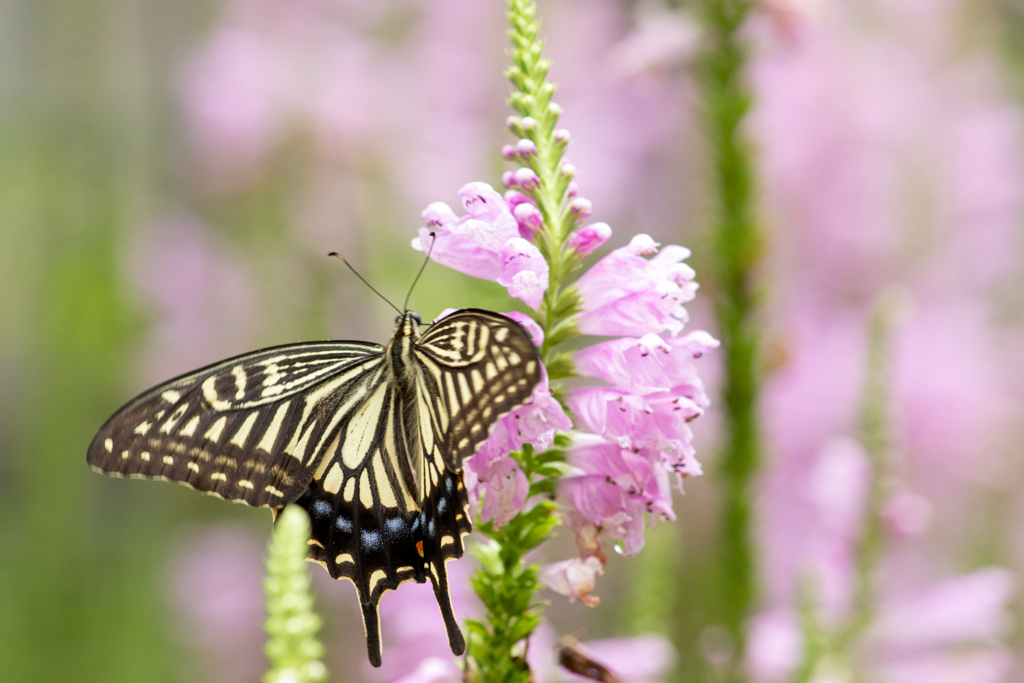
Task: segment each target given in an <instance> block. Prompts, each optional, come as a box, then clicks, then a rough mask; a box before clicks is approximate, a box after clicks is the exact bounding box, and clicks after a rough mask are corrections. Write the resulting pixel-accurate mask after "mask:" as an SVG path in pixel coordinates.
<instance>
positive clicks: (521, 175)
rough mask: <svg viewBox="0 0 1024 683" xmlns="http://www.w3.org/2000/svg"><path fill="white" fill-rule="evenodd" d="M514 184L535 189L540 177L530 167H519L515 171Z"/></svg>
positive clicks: (526, 188)
mask: <svg viewBox="0 0 1024 683" xmlns="http://www.w3.org/2000/svg"><path fill="white" fill-rule="evenodd" d="M514 184H515V185H518V186H519V187H521V188H523V189H524V190H535V189H537V188H538V187H540V178H538V177H537V174H536V173H534V172H533V169H531V168H520V169H518V170H517V171H516V172H515V182H514Z"/></svg>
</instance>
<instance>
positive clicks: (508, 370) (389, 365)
mask: <svg viewBox="0 0 1024 683" xmlns="http://www.w3.org/2000/svg"><path fill="white" fill-rule="evenodd" d="M418 326H419V318H418V316H416V314H414V313H405V314H403V315H402V316H400V317H399V318H398V321H397V326H396V329H395V333H394V335H393V336H392V339H391V341H390V342H389V343H388V344H387V345H386V346H381V345H379V344H372V343H366V342H345V341H325V342H309V343H300V344H291V345H286V346H278V347H274V348H270V349H264V350H262V351H256V352H253V353H248V354H244V355H241V356H237V357H235V358H230V359H228V360H225V361H221V362H219V363H215V364H213V365H210V366H207V367H205V368H202V369H200V370H196V371H194V372H191V373H188V374H186V375H182V376H181V377H178V378H176V379H172V380H170V381H169V382H166V383H164V384H161V385H160V386H157V387H155V388H153V389H150V390H149V391H146V392H144V393H143V394H141V395H140V396H138V397H137V398H135V399H133V400H132V401H130V402H129V403H128V404H126V405H125V406H124V407H122V408H121V409H120V410H119V411H117V413H115V414H114V416H113V417H111V418H110V420H108V421H107V423H106V424H105V425H104V426H103V427H102V428H101V429H100V431H99V433H97V435H96V437H95V438H94V439H93V442H92V444H91V445H90V447H89V451H88V462H89V464H90V465H91V466H92V467H93V468H94V469H97V470H99V471H102V472H105V473H108V474H112V475H114V476H123V477H141V478H148V479H166V480H169V481H177V482H181V483H183V484H186V485H188V486H191V487H193V488H196V489H198V490H200V491H203V492H204V493H210V494H213V495H217V496H220V497H222V498H226V499H229V500H236V501H239V502H243V503H246V504H248V505H254V506H267V507H271V508H274V509H275V511H276V510H277V509H279V508H281V507H283V506H285V505H287V504H289V503H296V504H298V505H301V506H302V507H304V508H305V509H306V511H307V512H308V513H309V516H310V520H311V522H312V538H311V540H310V552H309V559H310V560H312V561H314V562H317V563H319V564H321V565H323V566H324V567H325V568H326V569H327V571H328V572H330V574H331V576H333V577H334V578H339V579H341V578H344V579H349V580H350V581H352V583H353V584H355V586H356V590H357V591H358V593H359V600H360V605H361V607H362V612H363V621H364V625H365V627H366V636H367V648H368V651H369V657H370V661H371V663H373V664H374V665H375V666H379V665H380V661H381V655H380V627H379V620H378V612H377V605H378V603H379V601H380V597H381V596H382V595H383V594H384V592H386V591H388V590H392V589H395V588H397V587H398V585H399V584H401V583H404V582H405V581H417V582H419V583H423V582H425V581H426V580H427V579H428V578H429V579H430V581H431V583H432V584H433V586H434V592H435V595H436V596H437V600H438V604H439V606H440V608H441V612H442V615H443V617H444V621H445V624H446V626H447V628H448V637H449V642H450V644H451V646H452V651H453V652H455V653H456V654H461V653H462V652H464V651H465V640H464V639H463V636H462V633H461V631H460V630H459V626H458V624H457V623H456V620H455V617H454V614H453V612H452V607H451V600H450V598H449V595H448V579H447V572H446V571H445V562H446V561H447V560H450V559H454V558H458V557H461V556H462V553H463V544H462V536H463V535H464V534H467V533H469V531H470V529H471V520H470V515H469V510H468V498H467V494H466V490H465V487H464V485H463V481H462V472H461V470H462V461H463V460H464V459H465V458H467V457H469V456H470V455H472V454H473V453H474V452H475V451H476V449H477V448H478V447H479V445H480V444H481V443H482V442H483V441H484V440H485V439H486V438H487V436H488V434H489V431H490V428H491V426H492V425H493V424H494V422H495V421H497V420H498V418H500V417H501V416H503V415H505V414H507V413H508V412H509V411H511V410H513V409H514V408H516V407H518V406H521V405H522V404H523V403H524V402H526V401H527V400H528V399H529V397H530V395H531V394H532V392H533V390H534V388H535V387H536V386H537V384H538V382H539V381H540V378H541V367H540V359H539V357H538V354H537V350H536V348H535V347H534V345H533V343H532V342H531V340H530V337H529V335H528V334H527V333H526V331H525V330H524V329H523V328H522V327H521V326H520V325H519V324H518V323H516V322H515V321H513V320H511V319H510V318H507V317H505V316H503V315H500V314H497V313H491V312H489V311H482V310H476V309H466V310H462V311H456V312H455V313H452V314H451V315H449V316H447V317H445V318H443V319H441V320H440V321H438V322H436V323H434V324H433V325H431V326H430V327H429V328H428V329H427V330H426V331H425V332H424V333H423V334H422V335H420V334H419V331H418Z"/></svg>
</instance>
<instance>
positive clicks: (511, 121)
mask: <svg viewBox="0 0 1024 683" xmlns="http://www.w3.org/2000/svg"><path fill="white" fill-rule="evenodd" d="M531 120H532V119H531ZM522 125H523V121H522V119H520V118H519V117H518V116H510V117H508V118H507V119H505V127H506V128H511V129H513V130H514V129H516V128H519V127H520V126H522Z"/></svg>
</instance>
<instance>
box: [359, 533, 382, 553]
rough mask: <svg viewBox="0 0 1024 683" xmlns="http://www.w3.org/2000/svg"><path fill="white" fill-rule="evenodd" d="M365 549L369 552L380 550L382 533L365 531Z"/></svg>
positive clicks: (363, 535)
mask: <svg viewBox="0 0 1024 683" xmlns="http://www.w3.org/2000/svg"><path fill="white" fill-rule="evenodd" d="M361 535H362V537H363V547H364V548H366V549H367V550H380V548H381V543H380V532H378V531H363V532H362V534H361Z"/></svg>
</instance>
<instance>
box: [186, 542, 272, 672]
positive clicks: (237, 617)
mask: <svg viewBox="0 0 1024 683" xmlns="http://www.w3.org/2000/svg"><path fill="white" fill-rule="evenodd" d="M263 555H264V548H263V544H262V543H261V542H260V541H258V540H257V539H255V538H254V537H253V536H252V534H250V533H249V531H248V530H247V529H245V528H243V527H239V526H237V525H229V524H226V525H221V526H219V527H210V528H208V529H203V530H200V531H198V532H195V533H193V534H192V535H191V536H190V537H189V538H188V539H186V541H185V543H184V544H183V545H182V548H181V549H180V550H179V552H178V553H177V554H176V555H175V557H174V558H173V560H172V562H171V567H170V569H169V572H168V573H169V576H170V591H169V593H170V595H169V597H170V599H171V604H172V607H173V608H174V610H175V611H176V612H177V613H178V615H179V617H180V619H181V622H182V627H183V628H182V633H183V635H184V636H185V637H186V638H187V639H188V640H189V641H191V643H192V644H193V645H194V646H195V647H196V648H197V649H198V650H199V651H200V652H201V653H202V655H203V659H204V667H203V668H205V669H206V670H207V671H208V672H209V674H210V677H209V680H212V681H218V682H220V681H223V682H224V683H232V682H233V681H238V682H239V683H242V682H248V681H252V680H255V679H257V678H259V676H260V674H261V673H262V672H263V671H264V669H265V667H266V662H265V660H264V658H263V643H264V640H265V636H264V634H263V621H264V619H265V618H266V617H265V615H264V613H263V588H262V580H263Z"/></svg>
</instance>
